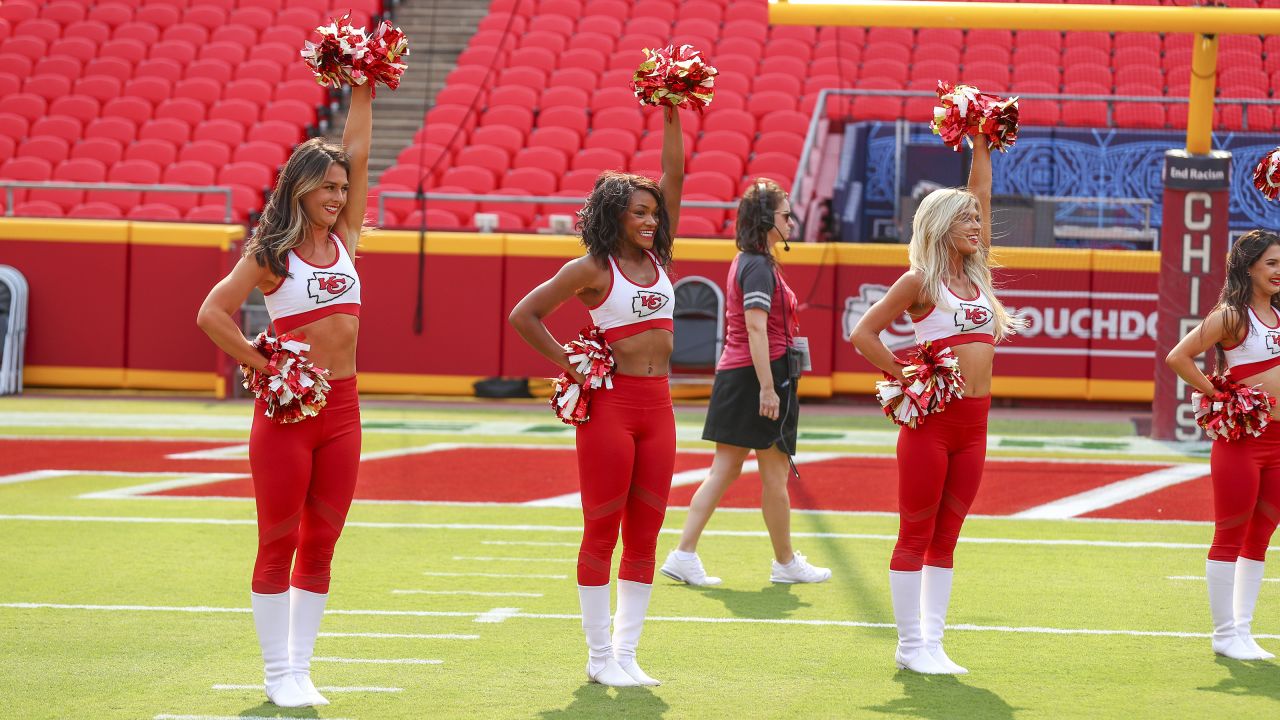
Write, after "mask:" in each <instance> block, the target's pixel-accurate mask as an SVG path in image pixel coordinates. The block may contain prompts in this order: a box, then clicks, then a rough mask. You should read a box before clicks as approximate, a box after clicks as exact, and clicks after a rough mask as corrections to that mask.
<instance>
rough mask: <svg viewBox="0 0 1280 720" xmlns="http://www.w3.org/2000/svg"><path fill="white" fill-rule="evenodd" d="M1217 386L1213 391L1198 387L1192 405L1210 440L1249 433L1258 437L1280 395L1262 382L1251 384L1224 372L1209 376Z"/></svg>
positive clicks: (1235, 438)
mask: <svg viewBox="0 0 1280 720" xmlns="http://www.w3.org/2000/svg"><path fill="white" fill-rule="evenodd" d="M1209 381H1210V382H1212V383H1213V387H1214V389H1215V390H1216V392H1214V394H1213V395H1205V394H1204V393H1202V392H1199V391H1195V392H1192V393H1191V405H1192V406H1193V407H1194V408H1195V411H1196V424H1198V425H1199V426H1200V427H1201V429H1203V430H1204V434H1205V435H1208V436H1209V439H1210V440H1217V439H1219V438H1222V439H1223V440H1228V441H1230V440H1239V439H1240V438H1242V437H1244V436H1245V435H1252V436H1254V437H1257V436H1259V435H1261V434H1262V431H1263V430H1265V429H1266V428H1267V425H1268V424H1269V423H1270V422H1271V408H1273V407H1275V404H1276V399H1275V398H1274V397H1272V395H1271V394H1270V393H1268V392H1267V391H1266V390H1263V389H1262V388H1261V387H1260V386H1257V385H1255V386H1253V387H1248V386H1245V385H1241V384H1239V383H1236V382H1232V381H1231V380H1228V379H1227V378H1224V377H1222V376H1220V375H1213V376H1211V377H1210V378H1209Z"/></svg>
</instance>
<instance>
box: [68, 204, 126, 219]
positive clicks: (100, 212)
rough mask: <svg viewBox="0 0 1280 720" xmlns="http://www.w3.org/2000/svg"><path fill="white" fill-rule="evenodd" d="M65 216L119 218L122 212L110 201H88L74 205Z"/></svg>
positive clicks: (122, 216)
mask: <svg viewBox="0 0 1280 720" xmlns="http://www.w3.org/2000/svg"><path fill="white" fill-rule="evenodd" d="M66 216H67V217H69V218H81V219H86V220H120V219H122V218H124V213H123V212H121V210H120V208H119V207H117V206H115V205H113V204H111V203H104V202H90V203H81V204H79V205H76V206H75V207H73V208H71V210H70V211H69V212H68V213H67V215H66Z"/></svg>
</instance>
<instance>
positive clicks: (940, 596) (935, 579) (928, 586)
mask: <svg viewBox="0 0 1280 720" xmlns="http://www.w3.org/2000/svg"><path fill="white" fill-rule="evenodd" d="M954 573H955V571H954V570H952V569H951V568H941V567H934V566H933V565H925V566H924V570H922V571H921V573H920V605H921V608H922V610H923V613H922V617H921V628H922V631H921V634H922V635H923V636H924V648H925V650H926V651H928V653H929V654H930V655H932V656H933V659H934V660H937V661H938V664H939V665H941V666H942V667H943V668H945V669H946V671H947V672H948V673H950V674H952V675H964V674H966V673H968V672H969V671H968V670H966V669H965V668H963V667H961V666H959V665H957V664H955V663H954V662H952V661H951V658H949V657H947V653H946V652H945V651H944V650H943V649H942V629H943V628H944V627H946V624H947V606H948V605H950V604H951V577H952V575H954Z"/></svg>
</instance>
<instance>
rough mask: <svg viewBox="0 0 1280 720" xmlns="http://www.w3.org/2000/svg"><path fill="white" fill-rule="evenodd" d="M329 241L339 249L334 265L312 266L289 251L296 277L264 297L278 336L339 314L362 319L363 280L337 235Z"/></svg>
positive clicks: (277, 286)
mask: <svg viewBox="0 0 1280 720" xmlns="http://www.w3.org/2000/svg"><path fill="white" fill-rule="evenodd" d="M329 240H330V241H331V242H332V243H333V244H334V247H335V248H336V249H337V255H336V257H334V260H333V262H332V263H330V264H328V265H326V266H324V267H320V266H318V265H312V264H310V263H308V262H307V261H306V260H303V259H302V258H300V257H298V254H297V253H295V252H294V251H292V250H290V251H289V254H288V255H286V256H285V262H286V264H287V267H288V270H289V272H290V273H291V274H292V275H293V277H287V276H286V277H284V278H281V279H280V284H278V285H276V286H275V288H273V289H272V290H271V292H269V293H263V294H264V295H265V299H266V301H267V314H268V315H270V316H271V322H272V324H273V325H275V329H276V332H278V333H286V332H289V331H290V330H293V329H294V328H298V327H301V326H303V325H306V324H307V323H310V322H315V321H316V320H319V319H320V318H322V317H328V316H329V315H334V314H338V313H342V314H346V315H355V316H356V317H360V276H359V275H358V274H357V273H356V266H355V263H353V262H351V256H350V255H348V254H347V248H346V247H345V246H344V245H343V244H342V243H341V242H339V241H338V237H337V236H336V235H333V234H330V235H329Z"/></svg>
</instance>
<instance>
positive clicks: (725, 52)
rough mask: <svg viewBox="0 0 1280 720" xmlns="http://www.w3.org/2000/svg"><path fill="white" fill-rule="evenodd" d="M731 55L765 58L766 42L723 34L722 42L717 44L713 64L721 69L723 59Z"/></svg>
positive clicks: (721, 36)
mask: <svg viewBox="0 0 1280 720" xmlns="http://www.w3.org/2000/svg"><path fill="white" fill-rule="evenodd" d="M729 55H736V56H745V57H749V58H759V57H763V56H764V41H763V40H759V39H756V38H751V37H741V36H733V35H726V34H721V35H720V41H719V42H717V43H716V52H715V56H714V57H715V62H713V63H712V64H713V65H715V66H716V69H719V68H720V63H721V59H722V58H724V57H726V56H729Z"/></svg>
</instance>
